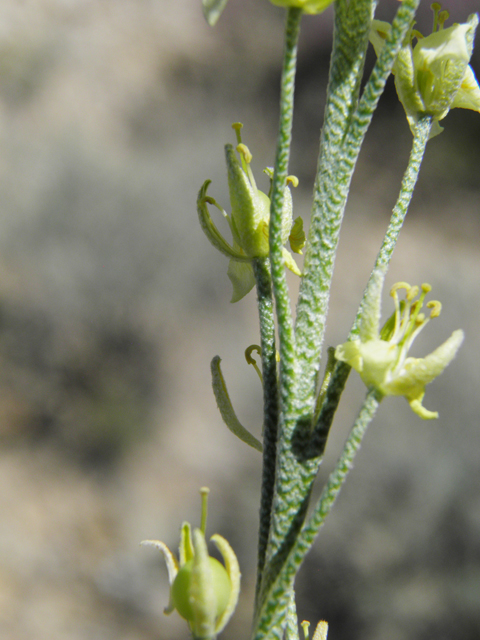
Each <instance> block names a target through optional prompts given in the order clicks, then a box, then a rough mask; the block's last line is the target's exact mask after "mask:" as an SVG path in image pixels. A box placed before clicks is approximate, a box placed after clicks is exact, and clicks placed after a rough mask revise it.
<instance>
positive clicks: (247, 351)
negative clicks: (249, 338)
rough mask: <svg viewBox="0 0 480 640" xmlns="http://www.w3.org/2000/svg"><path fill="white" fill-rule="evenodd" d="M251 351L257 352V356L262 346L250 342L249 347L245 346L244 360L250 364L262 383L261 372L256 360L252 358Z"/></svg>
mask: <svg viewBox="0 0 480 640" xmlns="http://www.w3.org/2000/svg"><path fill="white" fill-rule="evenodd" d="M252 351H256V352H257V353H258V355H259V356H261V355H262V348H261V347H259V346H258V344H251V345H250V346H249V347H247V348H246V349H245V360H246V361H247V362H248V364H251V365H252V367H253V368H254V369H255V371H256V372H257V374H258V377H259V378H260V382H261V383H262V384H263V376H262V372H261V371H260V369H259V367H258V364H257V361H256V360H255V358H252Z"/></svg>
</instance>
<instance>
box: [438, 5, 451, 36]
mask: <svg viewBox="0 0 480 640" xmlns="http://www.w3.org/2000/svg"><path fill="white" fill-rule="evenodd" d="M449 17H450V14H449V13H448V11H446V10H445V11H440V13H439V14H438V30H439V31H441V30H442V29H443V25H444V24H445V22H446V21H447V20H448V18H449Z"/></svg>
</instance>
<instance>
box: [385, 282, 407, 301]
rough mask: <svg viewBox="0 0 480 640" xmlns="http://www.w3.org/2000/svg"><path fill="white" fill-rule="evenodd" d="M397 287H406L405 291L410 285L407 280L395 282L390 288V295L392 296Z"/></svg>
mask: <svg viewBox="0 0 480 640" xmlns="http://www.w3.org/2000/svg"><path fill="white" fill-rule="evenodd" d="M399 289H406V291H409V290H410V285H409V284H408V282H396V283H395V284H394V285H393V286H392V288H391V289H390V295H391V296H392V297H393V295H394V293H395V292H396V291H398V290H399Z"/></svg>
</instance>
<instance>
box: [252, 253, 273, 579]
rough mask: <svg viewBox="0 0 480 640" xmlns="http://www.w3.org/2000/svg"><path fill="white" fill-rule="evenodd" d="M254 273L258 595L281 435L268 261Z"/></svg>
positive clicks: (257, 263) (258, 264) (256, 263)
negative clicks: (259, 415)
mask: <svg viewBox="0 0 480 640" xmlns="http://www.w3.org/2000/svg"><path fill="white" fill-rule="evenodd" d="M253 270H254V273H255V280H256V283H257V300H258V311H259V318H260V341H261V347H262V374H263V409H264V418H263V421H264V424H263V466H262V473H263V476H262V491H261V498H260V525H259V535H258V565H257V592H258V590H259V588H260V581H261V576H262V573H263V568H264V565H265V554H266V549H267V542H268V534H269V531H270V519H271V511H272V500H273V491H274V485H275V466H276V456H277V454H276V451H277V435H278V376H277V362H276V347H275V316H274V309H273V291H272V278H271V274H270V264H269V260H268V258H264V259H258V260H254V262H253Z"/></svg>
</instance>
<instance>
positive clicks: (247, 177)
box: [197, 123, 305, 302]
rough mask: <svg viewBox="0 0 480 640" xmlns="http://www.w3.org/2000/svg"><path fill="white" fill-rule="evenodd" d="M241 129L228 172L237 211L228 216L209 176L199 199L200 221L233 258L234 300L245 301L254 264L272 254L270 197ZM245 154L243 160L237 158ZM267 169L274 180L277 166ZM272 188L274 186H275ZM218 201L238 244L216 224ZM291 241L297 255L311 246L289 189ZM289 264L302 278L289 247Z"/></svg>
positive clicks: (229, 151)
mask: <svg viewBox="0 0 480 640" xmlns="http://www.w3.org/2000/svg"><path fill="white" fill-rule="evenodd" d="M232 126H233V128H234V129H235V131H236V133H237V141H238V145H237V147H236V149H234V148H233V147H232V145H230V144H227V145H226V146H225V155H226V160H227V171H228V190H229V194H230V206H231V214H230V215H228V214H227V213H226V212H225V211H224V210H223V209H222V207H220V206H219V205H218V204H217V202H216V201H215V200H214V199H213V198H212V197H210V196H208V195H207V190H208V186H209V184H210V180H207V181H206V182H205V183H204V184H203V186H202V188H201V189H200V192H199V194H198V198H197V211H198V217H199V220H200V224H201V226H202V229H203V231H204V232H205V235H206V236H207V238H208V239H209V240H210V242H211V243H212V244H213V245H214V246H215V247H216V248H217V249H218V250H219V251H221V252H222V253H223V254H225V255H226V256H228V257H229V258H230V264H229V266H228V272H227V273H228V277H229V278H230V281H231V282H232V285H233V297H232V300H231V301H232V302H237V301H238V300H241V299H242V298H243V297H244V296H245V295H246V294H247V293H248V292H249V291H250V290H251V289H252V288H253V286H254V285H255V278H254V274H253V266H252V262H253V260H255V259H256V258H266V257H267V256H268V254H269V240H268V236H269V223H270V197H269V196H267V194H265V193H263V191H260V189H258V188H257V185H256V182H255V178H254V176H253V172H252V169H251V167H250V163H251V160H252V154H251V153H250V151H249V149H248V147H247V146H246V145H245V144H243V142H242V140H241V136H240V129H241V127H242V125H241V124H240V123H236V124H234V125H232ZM237 154H238V156H239V158H240V161H239V159H238V157H237ZM265 173H267V175H268V176H269V177H270V181H271V180H272V178H273V171H272V169H265ZM287 184H293V186H297V184H298V180H297V178H295V176H289V177H288V178H287ZM270 188H271V187H270ZM209 204H210V205H214V206H215V207H217V209H219V211H220V212H221V213H222V215H223V216H224V217H225V219H226V220H227V222H228V224H229V227H230V231H231V233H232V238H233V242H232V244H229V243H228V242H227V241H226V240H225V238H224V237H223V236H222V235H221V233H220V232H219V231H218V229H217V227H216V226H215V224H214V223H213V221H212V219H211V217H210V213H209V211H208V207H207V205H209ZM287 240H290V246H291V248H292V251H294V252H295V253H302V247H303V246H304V244H305V233H304V232H303V224H302V219H301V218H297V219H296V220H295V221H293V216H292V194H291V193H290V189H289V188H288V187H285V191H284V204H283V210H282V243H283V244H285V243H286V242H287ZM283 259H284V261H285V266H286V267H288V269H290V270H291V271H292V272H293V273H295V274H296V275H298V276H300V275H301V271H300V269H299V268H298V266H297V263H296V262H295V260H294V259H293V257H292V255H291V253H290V252H289V251H287V249H285V248H283Z"/></svg>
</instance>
